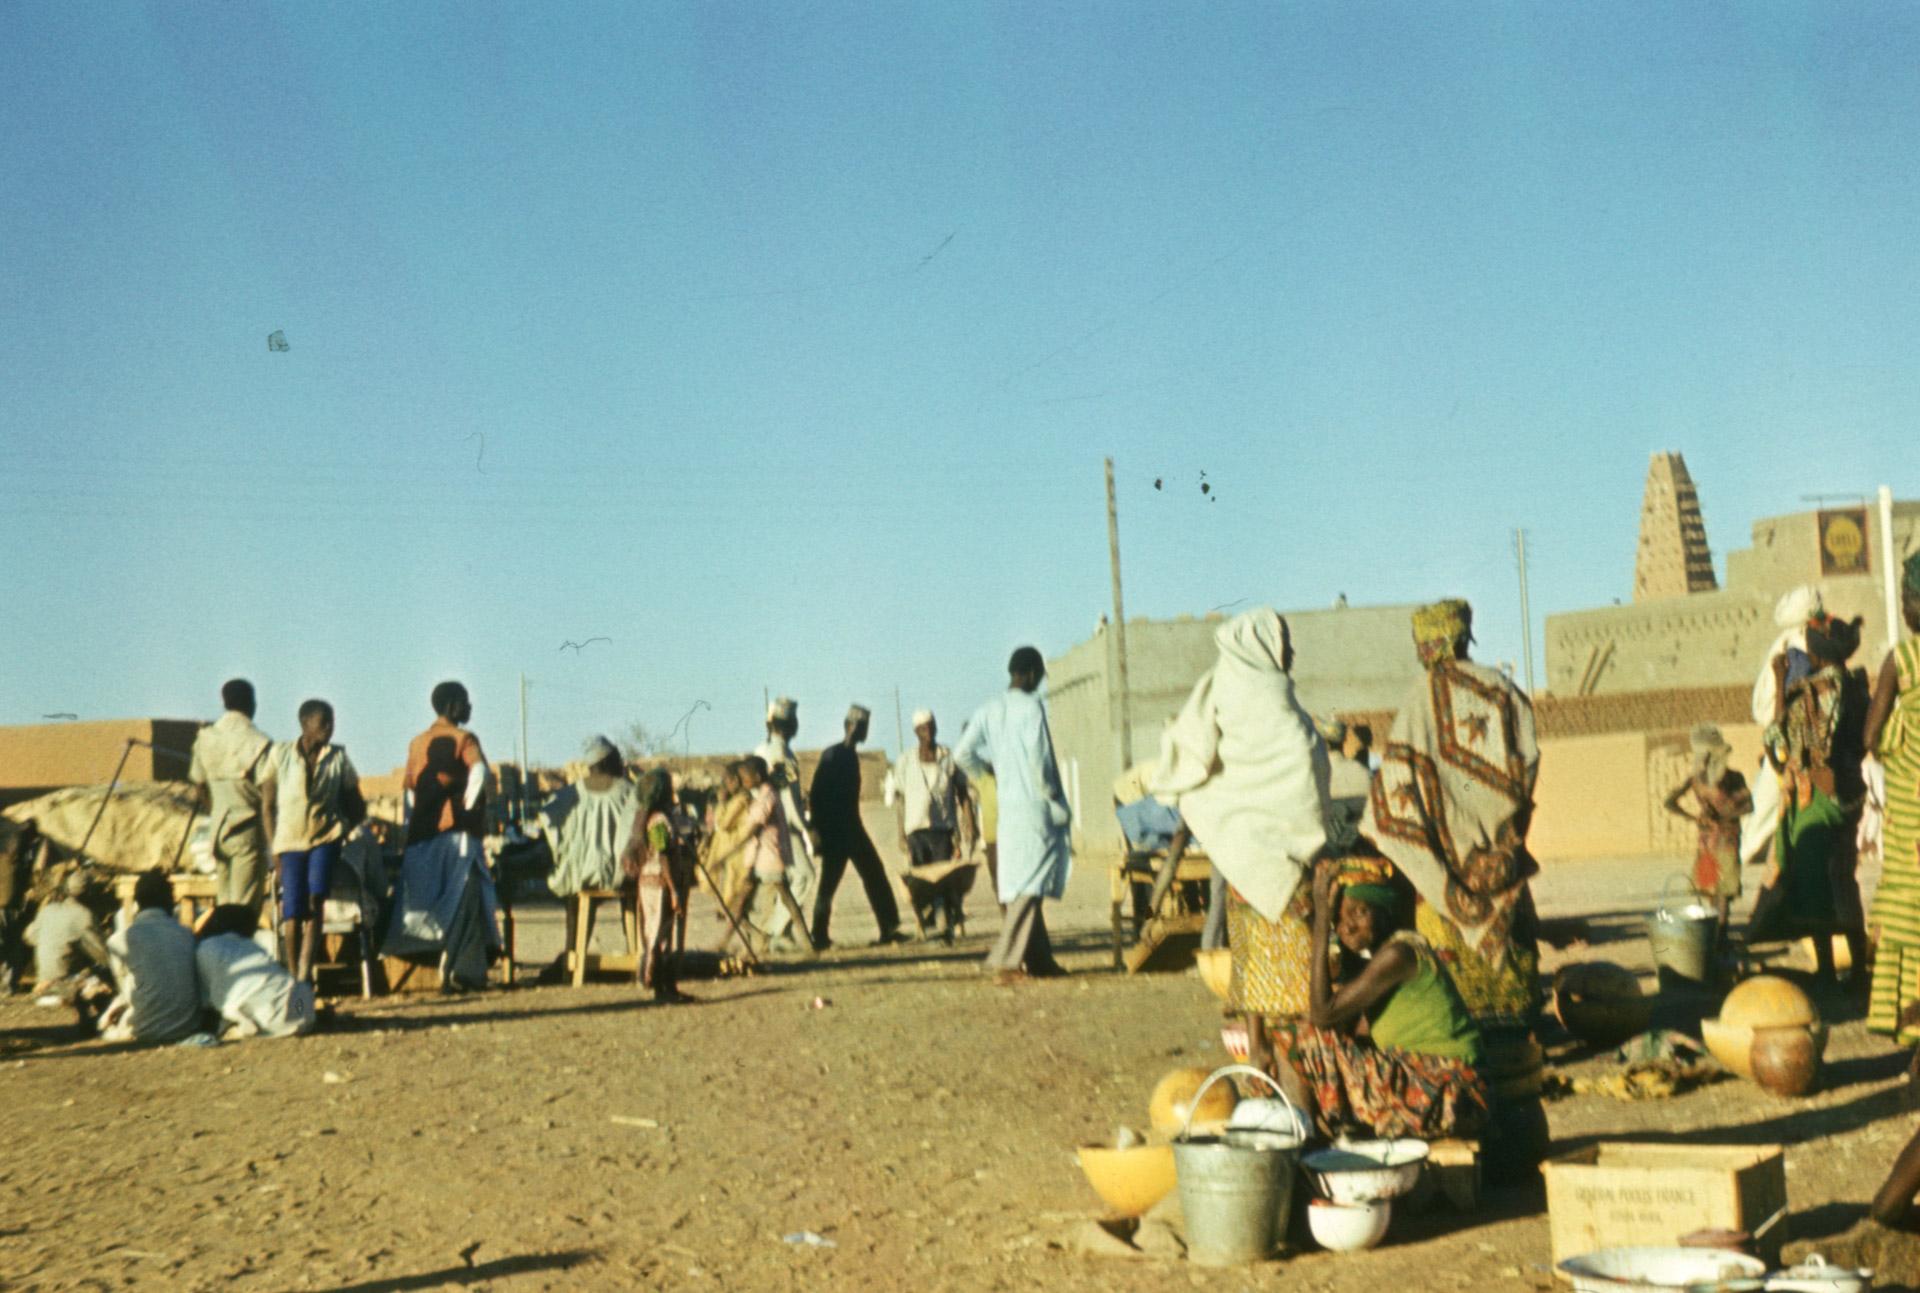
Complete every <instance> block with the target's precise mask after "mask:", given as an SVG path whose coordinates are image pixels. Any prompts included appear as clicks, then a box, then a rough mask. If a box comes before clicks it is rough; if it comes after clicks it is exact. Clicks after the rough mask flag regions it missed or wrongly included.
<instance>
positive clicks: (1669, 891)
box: [1654, 871, 1700, 915]
mask: <svg viewBox="0 0 1920 1293" xmlns="http://www.w3.org/2000/svg"><path fill="white" fill-rule="evenodd" d="M1675 880H1678V881H1680V882H1681V883H1682V884H1684V885H1686V886H1687V890H1688V892H1689V893H1692V894H1694V895H1695V896H1698V894H1699V892H1700V891H1699V890H1698V889H1696V888H1694V885H1693V877H1692V876H1690V875H1688V874H1687V873H1686V872H1685V871H1675V872H1673V873H1672V874H1671V875H1669V876H1668V877H1667V878H1666V882H1665V883H1663V884H1662V885H1661V886H1660V905H1659V906H1658V907H1656V908H1654V912H1655V914H1657V915H1665V914H1666V912H1667V910H1668V907H1667V899H1668V898H1670V897H1672V895H1673V882H1674V881H1675Z"/></svg>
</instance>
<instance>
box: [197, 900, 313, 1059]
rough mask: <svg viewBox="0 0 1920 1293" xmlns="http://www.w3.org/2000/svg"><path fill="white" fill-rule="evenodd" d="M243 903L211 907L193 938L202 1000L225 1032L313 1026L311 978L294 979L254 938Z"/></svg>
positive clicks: (297, 1031)
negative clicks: (239, 905)
mask: <svg viewBox="0 0 1920 1293" xmlns="http://www.w3.org/2000/svg"><path fill="white" fill-rule="evenodd" d="M259 926H260V922H259V919H258V918H257V917H256V916H255V915H254V914H253V913H252V912H251V911H249V910H247V908H245V907H238V906H228V907H215V908H214V909H213V910H212V911H211V912H209V913H207V918H206V920H205V921H203V922H202V923H201V925H200V932H199V934H198V935H196V938H195V947H194V951H193V961H194V969H195V971H196V972H197V974H198V976H199V980H200V1001H201V1005H202V1006H203V1007H204V1008H205V1009H207V1010H210V1011H212V1012H213V1013H214V1014H215V1015H217V1016H219V1018H220V1023H221V1025H222V1026H223V1027H225V1029H226V1035H227V1036H228V1037H234V1038H239V1037H298V1036H301V1035H302V1034H305V1033H310V1032H312V1031H313V1028H314V1020H315V1013H314V998H313V984H312V982H311V981H309V980H306V979H296V978H295V977H294V976H293V975H291V974H289V973H288V972H287V971H286V969H285V967H283V966H282V965H281V964H280V963H279V962H278V961H275V960H274V959H273V957H271V956H270V955H268V954H267V951H266V949H265V948H263V947H261V946H260V944H259V943H258V942H256V941H255V939H254V934H255V933H256V932H257V931H258V930H259Z"/></svg>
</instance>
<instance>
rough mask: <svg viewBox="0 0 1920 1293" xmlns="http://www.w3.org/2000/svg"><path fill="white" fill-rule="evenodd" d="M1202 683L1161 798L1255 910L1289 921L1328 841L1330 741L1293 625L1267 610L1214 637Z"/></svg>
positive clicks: (1166, 754) (1177, 736)
mask: <svg viewBox="0 0 1920 1293" xmlns="http://www.w3.org/2000/svg"><path fill="white" fill-rule="evenodd" d="M1214 641H1215V643H1216V644H1217V645H1218V646H1219V648H1220V658H1219V659H1218V660H1217V661H1216V662H1215V663H1214V666H1213V668H1211V669H1209V670H1207V672H1206V673H1204V674H1202V675H1201V676H1200V681H1199V682H1197V683H1195V684H1194V687H1193V691H1192V693H1191V694H1189V695H1188V697H1187V703H1186V704H1185V705H1184V706H1182V707H1181V710H1180V714H1179V716H1178V717H1177V718H1175V719H1174V721H1173V725H1172V726H1171V727H1169V728H1168V729H1167V731H1166V735H1165V736H1164V737H1162V739H1161V744H1160V768H1159V770H1158V772H1157V773H1155V775H1154V779H1153V792H1154V793H1155V794H1157V795H1163V796H1172V798H1173V803H1174V806H1175V807H1176V808H1178V809H1179V810H1180V816H1181V818H1182V819H1183V820H1184V821H1185V822H1186V824H1187V826H1188V827H1189V829H1191V830H1192V831H1193V837H1194V839H1195V840H1196V841H1198V842H1199V844H1200V846H1201V847H1202V848H1204V849H1205V850H1206V851H1207V856H1208V857H1209V858H1211V859H1212V860H1213V864H1214V865H1215V866H1216V867H1218V868H1219V869H1220V873H1221V874H1222V875H1224V876H1225V877H1226V879H1227V882H1228V883H1229V884H1231V885H1232V886H1233V887H1234V888H1235V889H1236V890H1238V891H1239V893H1240V896H1241V897H1242V898H1244V899H1246V901H1247V903H1248V904H1249V905H1250V906H1252V907H1253V909H1254V910H1255V911H1257V912H1259V913H1260V914H1261V915H1262V916H1264V917H1266V918H1267V919H1268V920H1278V919H1279V918H1280V915H1281V914H1282V913H1283V912H1285V911H1286V909H1287V904H1288V902H1290V901H1291V900H1292V898H1293V891H1294V888H1295V887H1296V886H1297V885H1298V884H1299V883H1300V879H1301V876H1302V874H1303V872H1304V871H1305V868H1306V866H1307V864H1308V863H1309V862H1311V861H1312V859H1313V857H1314V855H1315V854H1316V853H1318V852H1319V851H1320V849H1321V847H1322V846H1323V845H1325V844H1326V842H1327V829H1328V821H1329V818H1330V816H1331V812H1332V804H1331V801H1330V799H1329V796H1328V778H1329V776H1330V768H1329V765H1328V760H1327V745H1326V742H1325V741H1323V740H1321V738H1320V733H1319V732H1318V731H1317V730H1315V728H1314V725H1313V719H1312V718H1311V717H1310V716H1309V715H1308V714H1307V711H1306V710H1304V709H1302V708H1301V707H1300V702H1299V700H1298V699H1297V698H1295V696H1294V692H1293V679H1292V678H1291V677H1289V676H1288V675H1287V673H1286V672H1285V670H1284V669H1283V668H1282V661H1283V660H1284V658H1285V655H1286V642H1287V630H1286V622H1285V621H1284V620H1282V619H1281V618H1280V616H1279V615H1278V614H1277V613H1276V612H1274V611H1273V610H1271V609H1269V608H1266V607H1261V608H1258V609H1256V610H1251V611H1247V612H1245V613H1244V614H1241V615H1237V616H1235V617H1234V618H1233V619H1231V620H1228V621H1227V622H1226V623H1225V624H1223V625H1221V626H1220V629H1219V631H1218V632H1216V633H1215V634H1214Z"/></svg>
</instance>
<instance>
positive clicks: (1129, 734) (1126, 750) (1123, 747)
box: [1107, 458, 1133, 772]
mask: <svg viewBox="0 0 1920 1293" xmlns="http://www.w3.org/2000/svg"><path fill="white" fill-rule="evenodd" d="M1107 561H1108V563H1109V564H1110V565H1111V566H1112V567H1113V632H1114V634H1115V637H1114V639H1113V670H1114V682H1115V683H1117V684H1118V692H1119V694H1118V695H1117V696H1116V695H1113V693H1112V691H1111V689H1110V690H1109V694H1108V700H1109V703H1110V704H1112V705H1113V706H1114V707H1115V708H1116V709H1117V710H1119V712H1120V771H1121V772H1125V771H1126V770H1127V769H1128V768H1131V767H1132V766H1133V712H1132V711H1133V705H1132V699H1133V693H1132V690H1131V688H1130V687H1129V686H1128V683H1127V607H1126V603H1125V602H1124V601H1123V600H1122V599H1121V596H1120V508H1119V505H1118V504H1117V503H1116V502H1115V501H1114V494H1113V459H1111V458H1109V459H1107ZM1110 687H1111V684H1110Z"/></svg>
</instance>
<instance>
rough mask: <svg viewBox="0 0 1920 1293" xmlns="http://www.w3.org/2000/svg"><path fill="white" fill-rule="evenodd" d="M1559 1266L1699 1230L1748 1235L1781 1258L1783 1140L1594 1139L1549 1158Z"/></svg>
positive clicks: (1771, 1257) (1767, 1254) (1772, 1258)
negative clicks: (1701, 1142)
mask: <svg viewBox="0 0 1920 1293" xmlns="http://www.w3.org/2000/svg"><path fill="white" fill-rule="evenodd" d="M1545 1174H1546V1178H1547V1220H1548V1223H1549V1225H1550V1226H1551V1228H1552V1232H1553V1260H1554V1263H1555V1265H1558V1264H1559V1263H1560V1262H1563V1261H1565V1260H1567V1259H1568V1258H1569V1257H1578V1256H1580V1255H1581V1254H1583V1253H1591V1252H1597V1251H1598V1250H1600V1249H1602V1248H1626V1247H1633V1246H1635V1245H1652V1246H1658V1247H1666V1246H1670V1245H1672V1244H1676V1243H1678V1242H1679V1241H1680V1238H1681V1237H1682V1236H1683V1235H1689V1234H1692V1233H1693V1232H1694V1231H1696V1230H1744V1231H1747V1232H1748V1233H1750V1234H1751V1233H1753V1232H1754V1231H1756V1230H1758V1229H1759V1228H1760V1227H1761V1226H1763V1225H1765V1224H1766V1222H1767V1221H1768V1220H1769V1219H1770V1218H1772V1217H1773V1216H1774V1214H1775V1213H1780V1214H1781V1216H1780V1219H1779V1220H1777V1221H1775V1222H1774V1224H1773V1225H1772V1226H1771V1227H1770V1228H1769V1229H1767V1230H1766V1231H1765V1232H1764V1233H1762V1234H1760V1235H1759V1236H1758V1237H1757V1244H1758V1250H1759V1253H1760V1256H1762V1257H1764V1258H1766V1259H1767V1260H1768V1262H1769V1264H1778V1261H1779V1257H1780V1244H1781V1241H1782V1240H1783V1239H1784V1238H1785V1237H1786V1236H1785V1231H1786V1218H1785V1209H1786V1206H1787V1165H1786V1158H1785V1157H1784V1155H1783V1154H1782V1151H1781V1147H1780V1146H1779V1145H1649V1144H1639V1143H1631V1142H1616V1143H1613V1144H1602V1145H1590V1146H1588V1147H1587V1148H1586V1149H1582V1150H1577V1151H1576V1152H1574V1153H1571V1154H1567V1155H1564V1156H1562V1157H1560V1158H1556V1159H1553V1160H1551V1161H1549V1162H1548V1163H1547V1164H1546V1167H1545Z"/></svg>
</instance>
